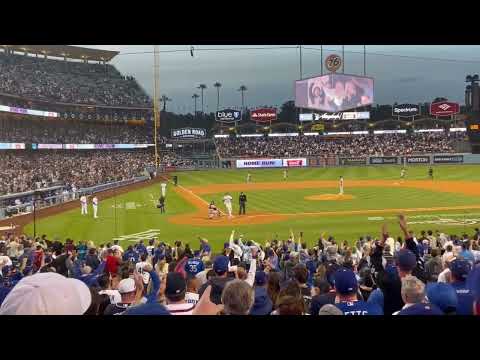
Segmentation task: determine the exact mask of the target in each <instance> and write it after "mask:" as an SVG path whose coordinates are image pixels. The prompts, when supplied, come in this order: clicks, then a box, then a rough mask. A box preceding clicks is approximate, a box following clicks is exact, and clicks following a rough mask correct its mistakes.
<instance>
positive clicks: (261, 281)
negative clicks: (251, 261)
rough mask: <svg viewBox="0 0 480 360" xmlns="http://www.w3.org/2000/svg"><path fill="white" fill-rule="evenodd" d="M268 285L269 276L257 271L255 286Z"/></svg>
mask: <svg viewBox="0 0 480 360" xmlns="http://www.w3.org/2000/svg"><path fill="white" fill-rule="evenodd" d="M266 283H267V274H266V273H265V271H257V272H256V273H255V285H258V286H263V285H265V284H266Z"/></svg>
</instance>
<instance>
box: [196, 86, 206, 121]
mask: <svg viewBox="0 0 480 360" xmlns="http://www.w3.org/2000/svg"><path fill="white" fill-rule="evenodd" d="M206 88H207V85H205V84H200V85H199V86H198V88H197V89H200V93H201V96H202V116H203V115H204V114H205V111H204V110H203V91H204V90H205V89H206Z"/></svg>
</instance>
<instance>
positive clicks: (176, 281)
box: [165, 272, 187, 297]
mask: <svg viewBox="0 0 480 360" xmlns="http://www.w3.org/2000/svg"><path fill="white" fill-rule="evenodd" d="M186 289H187V285H186V283H185V278H184V277H183V275H182V274H181V273H175V272H174V273H168V274H167V282H166V287H165V295H166V296H167V297H168V296H178V295H180V294H182V293H184V292H185V291H186Z"/></svg>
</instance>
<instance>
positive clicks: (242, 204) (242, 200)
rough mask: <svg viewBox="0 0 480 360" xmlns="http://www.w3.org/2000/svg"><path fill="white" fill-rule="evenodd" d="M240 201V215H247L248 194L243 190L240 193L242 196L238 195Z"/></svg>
mask: <svg viewBox="0 0 480 360" xmlns="http://www.w3.org/2000/svg"><path fill="white" fill-rule="evenodd" d="M238 202H239V203H240V210H239V211H238V215H242V213H243V215H245V203H246V202H247V195H245V194H244V193H243V192H241V193H240V196H239V197H238Z"/></svg>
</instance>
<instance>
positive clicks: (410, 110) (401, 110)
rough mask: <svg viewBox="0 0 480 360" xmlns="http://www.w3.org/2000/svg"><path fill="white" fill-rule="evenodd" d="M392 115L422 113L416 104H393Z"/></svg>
mask: <svg viewBox="0 0 480 360" xmlns="http://www.w3.org/2000/svg"><path fill="white" fill-rule="evenodd" d="M392 115H393V116H400V117H412V116H417V115H420V108H419V107H418V105H415V104H400V105H393V106H392Z"/></svg>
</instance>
